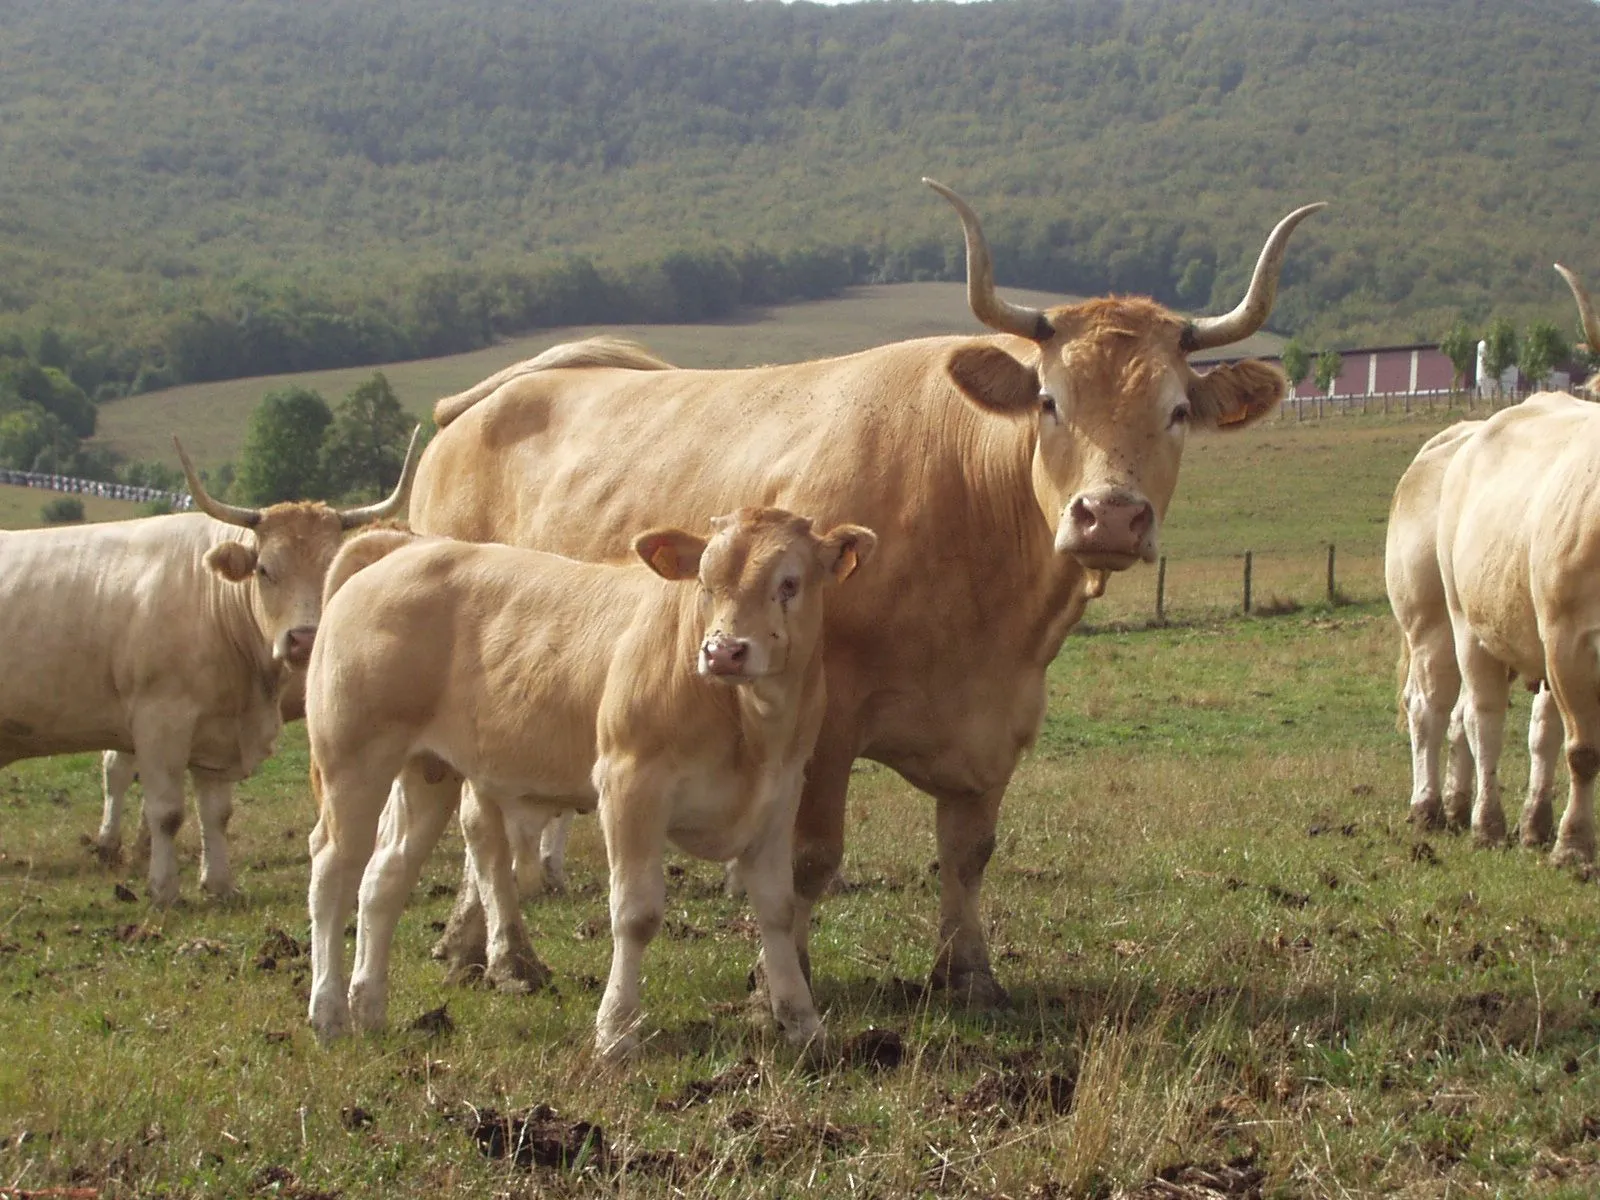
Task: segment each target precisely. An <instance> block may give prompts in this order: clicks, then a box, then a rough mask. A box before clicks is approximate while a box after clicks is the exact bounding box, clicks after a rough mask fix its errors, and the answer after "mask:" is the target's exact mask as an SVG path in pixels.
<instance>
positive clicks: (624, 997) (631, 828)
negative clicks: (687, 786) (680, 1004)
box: [595, 766, 667, 1059]
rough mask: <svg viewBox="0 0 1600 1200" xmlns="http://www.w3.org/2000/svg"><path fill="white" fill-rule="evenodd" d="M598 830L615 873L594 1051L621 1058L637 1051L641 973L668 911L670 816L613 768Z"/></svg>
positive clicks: (603, 790) (648, 791) (653, 795)
mask: <svg viewBox="0 0 1600 1200" xmlns="http://www.w3.org/2000/svg"><path fill="white" fill-rule="evenodd" d="M598 773H599V772H598V770H597V774H598ZM600 831H601V833H602V834H603V835H604V836H605V841H606V860H607V862H608V863H609V865H610V875H611V974H610V977H609V978H608V979H607V980H606V990H605V995H604V996H603V997H602V998H601V1000H600V1012H599V1015H598V1017H597V1018H596V1020H595V1046H596V1048H598V1050H599V1051H600V1053H601V1054H602V1055H604V1056H605V1057H607V1058H611V1059H618V1058H624V1057H626V1056H627V1055H629V1054H631V1053H632V1052H633V1051H634V1050H635V1049H636V1048H637V1047H638V1045H639V1021H640V1017H641V1013H640V1006H639V973H640V970H641V966H642V964H643V961H644V952H645V949H646V948H647V947H648V946H649V945H650V942H651V940H652V939H653V938H654V937H655V936H656V934H657V932H659V931H660V929H661V920H662V917H663V916H664V915H665V913H666V907H667V878H666V871H665V869H664V865H663V859H664V858H665V855H666V838H667V813H666V805H665V804H663V803H662V802H661V797H660V793H659V791H658V790H657V789H654V788H652V787H650V786H648V784H647V782H646V781H645V780H643V779H641V778H640V777H639V776H638V774H637V773H635V772H634V771H632V770H631V769H628V768H625V767H617V766H613V767H611V768H610V769H609V770H608V771H607V773H606V775H605V776H604V780H603V782H602V784H601V787H600Z"/></svg>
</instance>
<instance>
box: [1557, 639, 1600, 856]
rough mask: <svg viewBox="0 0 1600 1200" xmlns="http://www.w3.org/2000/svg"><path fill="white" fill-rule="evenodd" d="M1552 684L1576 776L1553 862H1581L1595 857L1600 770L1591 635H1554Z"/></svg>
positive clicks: (1597, 663)
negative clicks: (1595, 790) (1596, 783)
mask: <svg viewBox="0 0 1600 1200" xmlns="http://www.w3.org/2000/svg"><path fill="white" fill-rule="evenodd" d="M1546 665H1547V666H1548V668H1549V675H1548V682H1549V684H1550V687H1551V689H1552V690H1553V691H1554V692H1555V697H1556V703H1557V704H1558V705H1559V706H1560V708H1561V724H1562V726H1563V728H1564V730H1565V733H1566V745H1567V770H1568V772H1569V773H1570V774H1571V776H1572V783H1571V793H1570V796H1569V798H1568V800H1567V811H1566V812H1565V813H1564V814H1563V815H1562V817H1561V828H1560V831H1559V832H1558V833H1557V834H1556V845H1555V849H1554V850H1552V851H1551V853H1550V861H1551V862H1552V863H1554V864H1555V865H1557V866H1579V865H1582V864H1585V863H1590V862H1593V861H1594V849H1595V845H1594V843H1595V836H1594V788H1595V776H1596V775H1597V774H1600V660H1597V658H1596V644H1595V639H1594V638H1593V637H1591V636H1590V635H1588V634H1561V633H1559V632H1558V633H1557V634H1555V635H1554V636H1552V638H1551V640H1550V644H1549V645H1548V646H1547V648H1546Z"/></svg>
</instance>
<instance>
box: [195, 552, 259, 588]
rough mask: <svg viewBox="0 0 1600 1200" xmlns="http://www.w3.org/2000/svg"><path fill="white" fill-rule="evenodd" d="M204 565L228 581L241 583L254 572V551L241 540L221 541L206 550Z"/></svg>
mask: <svg viewBox="0 0 1600 1200" xmlns="http://www.w3.org/2000/svg"><path fill="white" fill-rule="evenodd" d="M206 566H208V567H210V568H211V569H212V570H213V571H215V572H216V573H217V574H218V575H220V576H222V578H224V579H226V580H227V581H228V582H229V583H243V582H244V581H245V580H246V579H249V578H250V576H251V575H252V574H253V573H254V572H255V569H256V552H255V551H254V550H252V549H251V548H250V547H249V546H246V545H244V544H243V543H242V542H223V543H221V544H220V545H217V546H213V547H211V549H209V550H207V551H206Z"/></svg>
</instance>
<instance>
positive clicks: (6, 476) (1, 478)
mask: <svg viewBox="0 0 1600 1200" xmlns="http://www.w3.org/2000/svg"><path fill="white" fill-rule="evenodd" d="M0 483H8V484H10V485H11V486H13V487H30V488H39V489H40V490H41V491H46V492H65V493H67V494H68V495H73V496H98V497H100V498H101V499H104V500H132V501H135V502H138V503H148V502H150V501H152V500H159V501H163V502H165V503H167V504H170V505H171V506H172V508H173V511H175V512H185V511H187V510H189V509H191V508H193V507H194V499H193V498H192V497H191V496H190V495H189V493H188V492H168V491H164V490H162V489H161V488H150V487H136V486H134V485H133V484H131V483H108V482H107V481H106V480H104V479H78V478H76V477H75V476H72V475H46V474H44V473H43V472H40V471H10V470H4V469H0Z"/></svg>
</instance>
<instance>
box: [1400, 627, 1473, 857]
mask: <svg viewBox="0 0 1600 1200" xmlns="http://www.w3.org/2000/svg"><path fill="white" fill-rule="evenodd" d="M1460 691H1461V674H1460V672H1459V671H1458V670H1457V669H1456V650H1455V646H1454V644H1453V642H1452V639H1451V634H1450V629H1449V626H1445V627H1444V628H1443V629H1442V630H1440V631H1438V635H1437V636H1434V637H1430V638H1427V639H1423V640H1421V641H1419V643H1418V645H1416V646H1415V647H1413V648H1412V652H1411V664H1410V667H1409V668H1408V670H1407V674H1406V683H1405V693H1404V694H1405V702H1406V724H1407V726H1408V727H1409V730H1410V733H1411V821H1412V823H1413V824H1415V825H1417V826H1418V827H1419V828H1422V829H1437V828H1438V827H1439V826H1440V825H1443V824H1444V821H1445V813H1444V806H1443V804H1442V802H1441V797H1440V792H1439V749H1440V747H1441V746H1442V745H1443V744H1444V741H1445V735H1446V731H1447V730H1448V729H1449V727H1450V725H1451V719H1452V718H1451V708H1452V706H1453V705H1454V704H1455V702H1456V697H1457V695H1458V693H1459V692H1460ZM1455 765H1456V762H1455V759H1454V758H1452V760H1451V766H1452V767H1454V766H1455ZM1452 776H1454V772H1453V771H1452ZM1452 782H1453V783H1456V784H1459V783H1460V782H1461V781H1460V780H1459V779H1455V778H1453V780H1452ZM1469 786H1470V783H1469ZM1452 799H1454V797H1453V796H1452ZM1464 801H1465V798H1464V797H1463V803H1462V808H1461V812H1460V817H1459V819H1460V821H1461V823H1462V824H1465V823H1466V806H1465V802H1464Z"/></svg>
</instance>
